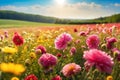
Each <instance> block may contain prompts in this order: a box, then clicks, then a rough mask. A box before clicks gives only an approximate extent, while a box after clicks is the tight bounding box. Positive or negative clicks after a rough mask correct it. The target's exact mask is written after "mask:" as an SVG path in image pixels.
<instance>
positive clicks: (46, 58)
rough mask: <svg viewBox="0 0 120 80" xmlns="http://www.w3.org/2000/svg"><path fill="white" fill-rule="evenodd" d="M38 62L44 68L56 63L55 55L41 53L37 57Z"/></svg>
mask: <svg viewBox="0 0 120 80" xmlns="http://www.w3.org/2000/svg"><path fill="white" fill-rule="evenodd" d="M38 63H39V64H41V65H42V66H43V67H44V68H49V67H52V66H55V65H56V64H57V57H56V56H54V55H52V54H49V53H46V54H42V56H41V57H40V58H39V59H38Z"/></svg>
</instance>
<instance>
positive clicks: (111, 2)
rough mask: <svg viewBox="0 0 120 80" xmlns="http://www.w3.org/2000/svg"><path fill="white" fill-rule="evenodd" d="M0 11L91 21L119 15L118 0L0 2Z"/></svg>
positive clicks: (5, 0)
mask: <svg viewBox="0 0 120 80" xmlns="http://www.w3.org/2000/svg"><path fill="white" fill-rule="evenodd" d="M0 10H14V11H19V12H25V13H31V14H40V15H45V16H54V17H59V18H75V19H76V18H78V19H91V18H97V17H101V16H109V15H112V14H117V13H120V0H0Z"/></svg>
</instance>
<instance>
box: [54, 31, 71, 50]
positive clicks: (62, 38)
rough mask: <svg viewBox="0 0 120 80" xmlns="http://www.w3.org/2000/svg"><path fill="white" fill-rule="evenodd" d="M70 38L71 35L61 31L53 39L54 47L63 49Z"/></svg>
mask: <svg viewBox="0 0 120 80" xmlns="http://www.w3.org/2000/svg"><path fill="white" fill-rule="evenodd" d="M71 40H72V36H71V35H70V34H68V33H62V34H61V35H59V36H58V37H57V38H56V39H55V48H56V49H59V50H63V49H65V48H66V47H67V43H68V42H70V41H71Z"/></svg>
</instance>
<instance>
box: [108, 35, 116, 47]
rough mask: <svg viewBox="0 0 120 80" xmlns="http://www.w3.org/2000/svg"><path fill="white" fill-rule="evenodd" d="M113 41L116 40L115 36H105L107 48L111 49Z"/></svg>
mask: <svg viewBox="0 0 120 80" xmlns="http://www.w3.org/2000/svg"><path fill="white" fill-rule="evenodd" d="M115 42H117V39H116V38H114V37H113V38H107V48H108V49H112V48H113V44H114V43H115Z"/></svg>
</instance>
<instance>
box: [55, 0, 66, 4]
mask: <svg viewBox="0 0 120 80" xmlns="http://www.w3.org/2000/svg"><path fill="white" fill-rule="evenodd" d="M55 3H56V4H58V5H64V4H65V3H66V0H55Z"/></svg>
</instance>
